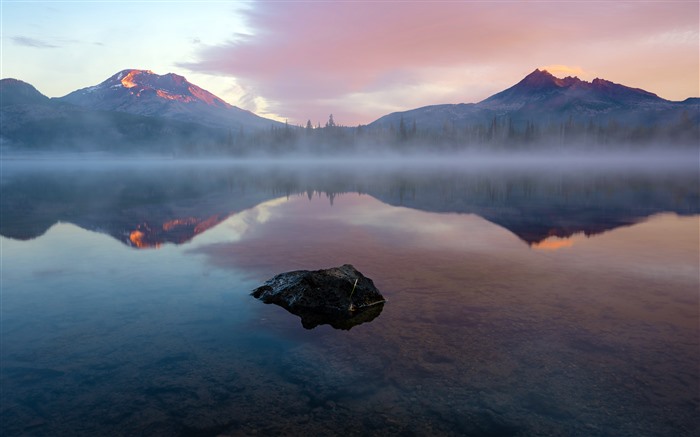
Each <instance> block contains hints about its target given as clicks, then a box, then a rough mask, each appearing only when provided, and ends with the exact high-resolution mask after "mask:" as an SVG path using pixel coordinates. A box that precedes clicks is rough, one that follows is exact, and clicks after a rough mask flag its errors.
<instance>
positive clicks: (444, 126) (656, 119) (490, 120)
mask: <svg viewBox="0 0 700 437" xmlns="http://www.w3.org/2000/svg"><path fill="white" fill-rule="evenodd" d="M698 100H699V99H698V98H689V99H686V100H684V101H682V102H672V101H669V100H665V99H662V98H660V97H659V96H657V95H656V94H653V93H651V92H648V91H645V90H642V89H638V88H630V87H627V86H624V85H620V84H616V83H613V82H610V81H607V80H604V79H594V80H593V81H591V82H586V81H583V80H581V79H578V78H577V77H566V78H563V79H560V78H557V77H555V76H553V75H552V74H550V73H549V72H547V71H543V70H539V69H536V70H535V71H533V72H532V73H530V74H529V75H527V76H526V77H525V78H523V79H522V80H521V81H520V82H518V83H517V84H515V85H513V86H512V87H510V88H508V89H506V90H504V91H501V92H499V93H497V94H494V95H493V96H491V97H489V98H487V99H485V100H482V101H481V102H478V103H466V104H465V103H460V104H443V105H431V106H425V107H421V108H417V109H412V110H408V111H403V112H395V113H392V114H388V115H385V116H383V117H381V118H379V119H377V120H376V121H374V122H372V123H370V124H369V125H368V127H369V128H370V129H372V128H374V129H393V130H399V129H401V123H402V122H403V124H404V129H410V128H411V127H413V126H415V127H416V128H417V129H418V130H423V131H425V130H428V131H441V130H443V131H447V130H465V129H470V128H472V129H475V128H477V127H482V128H483V130H484V132H483V135H484V136H486V137H487V138H486V139H490V138H488V137H489V136H490V137H493V136H494V135H500V136H502V137H505V138H508V137H509V136H513V134H517V133H518V132H520V133H522V134H523V135H525V134H526V133H527V132H526V131H528V130H531V131H532V132H531V133H532V134H533V135H534V133H535V130H539V132H540V133H542V132H543V131H551V132H557V130H559V131H564V130H566V129H569V130H570V131H573V130H582V129H589V130H594V129H595V130H600V129H608V128H609V126H610V125H621V126H623V127H625V128H627V130H628V131H629V132H634V131H635V129H637V130H641V131H640V132H639V135H644V134H648V135H650V134H651V133H654V134H656V133H657V132H656V131H654V132H651V133H650V132H649V130H650V129H655V130H658V129H661V128H668V129H673V128H675V127H678V128H685V129H690V130H691V131H694V135H696V136H697V126H698V122H699V121H700V113H699V110H698V108H699V107H698ZM684 123H685V125H684V126H683V124H684ZM644 129H646V130H647V131H644ZM495 130H498V131H500V132H494V131H495ZM489 131H490V132H489ZM551 132H550V133H551ZM691 133H692V132H691Z"/></svg>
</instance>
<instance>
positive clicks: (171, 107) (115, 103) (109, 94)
mask: <svg viewBox="0 0 700 437" xmlns="http://www.w3.org/2000/svg"><path fill="white" fill-rule="evenodd" d="M58 100H59V101H62V102H67V103H71V104H73V105H77V106H81V107H85V108H89V109H95V110H103V111H105V110H106V111H118V112H127V113H130V114H135V115H144V116H151V117H152V116H155V117H164V118H172V119H176V120H181V121H187V122H194V123H199V124H202V125H205V126H211V127H219V128H228V129H241V128H244V129H265V128H270V126H281V125H282V124H281V123H279V122H277V121H273V120H269V119H266V118H262V117H259V116H257V115H255V114H253V113H252V112H250V111H245V110H243V109H240V108H237V107H235V106H232V105H230V104H228V103H226V102H225V101H223V100H222V99H220V98H219V97H217V96H215V95H214V94H212V93H210V92H209V91H206V90H204V89H202V88H200V87H198V86H197V85H194V84H192V83H190V82H188V81H187V79H185V78H184V77H182V76H179V75H177V74H173V73H168V74H164V75H158V74H155V73H153V72H152V71H150V70H133V69H131V70H122V71H120V72H118V73H117V74H115V75H113V76H112V77H110V78H109V79H107V80H105V81H104V82H102V83H100V84H98V85H95V86H91V87H87V88H83V89H79V90H77V91H73V92H72V93H70V94H68V95H66V96H64V97H61V98H59V99H58Z"/></svg>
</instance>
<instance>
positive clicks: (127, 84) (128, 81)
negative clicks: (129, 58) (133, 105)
mask: <svg viewBox="0 0 700 437" xmlns="http://www.w3.org/2000/svg"><path fill="white" fill-rule="evenodd" d="M138 73H139V71H138V70H131V71H130V72H129V74H127V75H126V76H124V77H123V78H122V85H123V86H124V88H133V87H135V86H136V85H137V84H136V82H134V76H136V74H138Z"/></svg>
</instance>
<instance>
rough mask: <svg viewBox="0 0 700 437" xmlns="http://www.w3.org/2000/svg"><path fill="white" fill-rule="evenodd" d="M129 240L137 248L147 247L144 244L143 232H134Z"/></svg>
mask: <svg viewBox="0 0 700 437" xmlns="http://www.w3.org/2000/svg"><path fill="white" fill-rule="evenodd" d="M129 240H130V241H131V244H133V245H134V246H136V247H146V244H145V243H144V242H143V232H141V231H132V232H131V234H129Z"/></svg>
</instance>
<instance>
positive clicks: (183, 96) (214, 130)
mask: <svg viewBox="0 0 700 437" xmlns="http://www.w3.org/2000/svg"><path fill="white" fill-rule="evenodd" d="M0 105H1V106H0V118H1V120H2V131H1V132H0V146H1V147H2V150H4V151H6V152H7V151H11V152H19V153H33V152H46V151H53V152H107V153H118V154H121V153H146V154H159V155H160V154H166V155H172V154H198V153H233V152H232V151H233V150H234V147H236V146H239V147H244V146H243V145H242V144H236V145H234V142H235V140H236V139H237V137H241V136H242V135H243V134H244V133H245V134H247V135H253V134H254V133H255V132H262V131H264V132H267V131H269V130H270V128H271V126H274V127H276V128H278V129H281V128H282V127H284V124H282V123H279V122H277V121H274V120H268V119H265V118H262V117H258V116H257V115H255V114H253V113H251V112H249V111H244V110H242V109H240V108H236V107H235V106H232V105H230V104H228V103H226V102H225V101H223V100H222V99H220V98H218V97H216V96H215V95H213V94H211V93H210V92H208V91H206V90H204V89H202V88H200V87H198V86H196V85H193V84H191V83H190V82H188V81H187V80H186V79H185V78H184V77H182V76H178V75H175V74H166V75H163V76H160V75H157V74H154V73H152V72H150V71H144V70H124V71H121V72H119V73H117V74H115V75H113V76H112V77H110V78H109V79H107V80H106V81H104V82H102V83H101V84H99V85H96V86H93V87H89V88H83V89H81V90H77V91H74V92H72V93H70V94H68V95H67V96H65V97H61V98H58V99H56V98H54V99H50V98H48V97H46V96H45V95H43V94H42V93H40V92H39V91H38V90H37V89H36V88H34V87H33V86H32V85H30V84H28V83H25V82H23V81H21V80H17V79H12V78H7V79H2V80H0ZM246 147H247V145H246Z"/></svg>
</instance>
